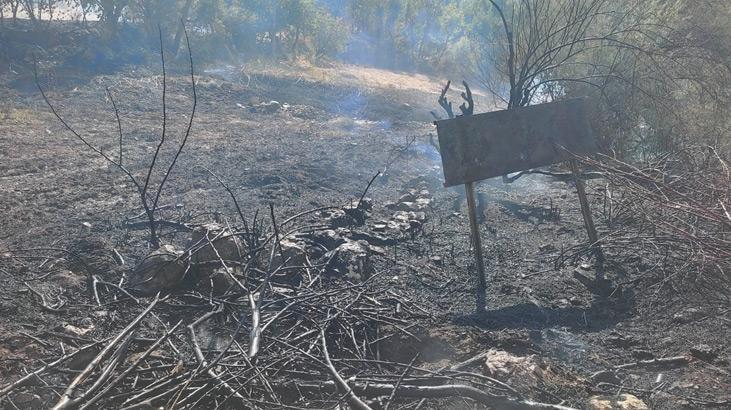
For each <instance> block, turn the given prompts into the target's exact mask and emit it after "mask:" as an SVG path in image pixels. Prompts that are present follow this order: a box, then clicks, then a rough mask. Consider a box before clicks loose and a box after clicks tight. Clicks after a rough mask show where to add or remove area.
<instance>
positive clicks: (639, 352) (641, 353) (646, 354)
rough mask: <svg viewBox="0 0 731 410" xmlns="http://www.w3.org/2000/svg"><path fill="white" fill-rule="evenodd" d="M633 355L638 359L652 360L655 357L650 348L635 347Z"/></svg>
mask: <svg viewBox="0 0 731 410" xmlns="http://www.w3.org/2000/svg"><path fill="white" fill-rule="evenodd" d="M632 357H634V358H635V359H637V360H652V359H654V358H655V354H654V353H652V352H651V351H649V350H643V349H634V350H632Z"/></svg>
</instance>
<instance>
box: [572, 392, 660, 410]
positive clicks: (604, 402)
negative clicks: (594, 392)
mask: <svg viewBox="0 0 731 410" xmlns="http://www.w3.org/2000/svg"><path fill="white" fill-rule="evenodd" d="M586 408H587V409H588V410H649V407H647V404H645V402H643V401H642V400H640V399H639V398H637V396H634V395H631V394H627V393H623V394H620V395H619V396H592V397H590V398H589V402H588V403H587V407H586Z"/></svg>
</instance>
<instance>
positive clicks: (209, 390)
mask: <svg viewBox="0 0 731 410" xmlns="http://www.w3.org/2000/svg"><path fill="white" fill-rule="evenodd" d="M315 211H316V210H312V211H308V212H303V213H300V214H298V215H295V216H293V217H291V218H289V219H286V220H283V221H281V222H277V220H276V218H275V214H274V208H273V207H271V208H270V216H271V219H270V221H271V225H270V226H267V227H265V226H264V224H262V223H261V222H254V223H250V224H247V223H246V220H245V219H244V218H241V220H239V221H238V222H239V223H240V226H229V227H226V228H220V227H217V226H216V225H214V224H207V225H204V226H199V227H197V228H196V230H194V231H193V232H192V233H191V235H190V237H189V241H190V242H189V245H188V246H187V248H186V249H184V250H182V251H176V248H175V247H173V246H172V245H163V246H161V247H160V248H159V249H157V250H155V251H153V252H151V253H150V254H149V255H148V256H147V257H145V258H144V259H143V260H142V261H141V262H140V263H139V264H138V265H137V266H136V267H135V268H134V269H132V270H131V271H130V272H127V273H128V274H126V275H122V278H125V277H127V278H129V279H128V280H126V279H122V281H121V282H120V285H116V284H114V283H112V282H111V281H108V280H102V279H101V278H99V277H98V276H94V277H93V281H92V282H91V283H90V286H91V287H92V290H91V292H90V293H91V294H93V296H90V298H92V300H94V299H95V302H96V304H97V305H98V306H99V307H100V308H102V307H103V308H104V309H108V310H114V309H116V312H115V314H110V315H106V316H104V317H102V318H100V319H99V322H97V323H93V325H94V326H95V327H96V328H97V329H105V330H106V331H105V332H96V333H94V335H95V338H94V339H91V340H89V339H87V340H88V342H87V343H81V341H84V338H77V339H76V343H75V347H74V348H72V347H69V346H68V345H67V346H66V347H65V348H64V349H63V350H59V351H58V352H57V353H56V354H55V355H54V356H53V357H49V358H46V360H44V363H45V365H43V366H39V367H38V368H36V369H34V370H31V371H29V372H28V373H27V374H26V375H25V376H23V377H21V378H19V379H17V380H15V381H13V382H11V383H10V384H7V385H5V386H2V387H0V401H5V400H7V402H8V403H13V400H15V399H16V398H18V397H21V396H22V395H25V396H27V395H29V394H30V395H33V394H39V393H43V397H49V395H48V394H45V393H48V392H51V393H53V394H52V395H51V397H55V399H54V400H56V404H55V405H54V408H56V409H66V408H81V409H85V408H124V409H133V408H150V407H160V406H162V407H164V408H332V407H334V406H338V405H340V404H347V405H348V406H350V407H352V408H359V409H368V408H387V407H388V406H389V405H391V406H398V407H401V406H418V405H421V406H424V405H430V403H431V405H438V403H439V402H440V401H442V400H445V399H447V398H453V399H458V400H470V401H474V402H477V403H481V404H483V405H487V406H492V407H498V408H525V409H529V408H556V409H558V408H565V407H562V406H559V405H550V404H542V403H536V402H532V401H529V400H527V399H525V398H524V397H523V396H522V394H521V393H519V392H518V391H517V390H516V389H515V388H513V387H511V386H510V385H508V384H506V383H504V382H501V381H499V380H496V379H494V378H492V377H488V376H486V375H484V374H482V373H472V372H470V371H468V368H469V367H470V366H471V365H474V364H475V363H477V362H479V361H480V360H484V358H482V356H480V357H478V358H477V359H476V360H473V361H467V362H465V363H461V364H456V365H454V366H452V367H442V368H433V367H423V366H424V363H422V362H420V360H419V354H418V351H419V348H418V346H419V344H420V343H421V340H420V334H422V333H423V332H422V330H421V329H420V328H419V326H418V325H417V323H418V321H419V319H422V318H426V317H429V316H430V315H429V313H428V312H427V311H425V309H424V308H422V307H420V306H419V305H418V303H416V302H415V301H413V300H410V299H409V298H407V297H405V296H403V295H400V294H399V293H398V292H396V291H393V290H390V289H388V288H387V287H386V286H387V285H386V283H387V281H385V280H381V278H380V274H379V272H374V273H373V274H371V275H369V276H368V277H367V278H362V279H361V280H359V281H356V280H349V279H348V276H347V275H344V274H342V273H341V272H339V271H337V270H333V269H332V264H331V262H332V259H334V258H336V257H337V256H336V255H337V253H328V252H326V253H324V254H320V255H319V256H314V255H317V254H316V253H313V251H310V250H307V251H305V252H304V253H297V252H294V251H292V250H291V249H289V250H288V245H287V242H288V241H291V240H293V239H292V238H296V237H301V235H302V234H303V233H309V232H311V231H312V229H313V228H312V226H311V225H309V224H299V221H300V218H302V217H303V216H304V215H308V214H313V213H315ZM312 249H314V248H312ZM351 262H352V261H351ZM351 269H353V270H355V269H358V267H357V266H354V267H352V268H351ZM110 279H111V278H110ZM153 292H154V294H152V293H153ZM90 302H91V301H90ZM115 318H118V319H115ZM123 318H124V319H123ZM102 322H103V323H102ZM49 346H51V345H50V344H49ZM404 352H413V356H411V357H410V358H409V359H407V360H404V359H403V358H404V356H406V355H405V354H404ZM47 404H49V405H50V404H51V403H47Z"/></svg>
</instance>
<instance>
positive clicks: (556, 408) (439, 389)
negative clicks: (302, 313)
mask: <svg viewBox="0 0 731 410" xmlns="http://www.w3.org/2000/svg"><path fill="white" fill-rule="evenodd" d="M343 383H345V381H344V380H343ZM347 386H348V388H349V389H350V390H351V391H352V393H353V394H357V395H359V396H362V397H379V396H388V395H390V394H391V393H392V392H393V391H394V390H395V391H396V394H397V395H398V397H401V398H412V399H432V398H448V397H466V398H469V399H472V400H474V401H476V402H478V403H482V404H485V405H488V406H492V407H496V408H500V409H508V410H535V409H547V410H575V409H573V408H572V407H566V406H562V405H560V404H550V403H540V402H535V401H532V400H514V399H511V398H508V397H505V396H497V395H494V394H490V393H487V392H484V391H482V390H480V389H478V388H476V387H472V386H468V385H463V384H443V385H439V386H414V385H406V384H401V385H399V386H396V385H394V384H391V383H373V382H360V381H355V382H353V381H351V382H350V383H349V384H347ZM282 387H284V386H282ZM287 387H288V388H292V389H297V390H298V391H301V392H306V391H312V392H322V391H328V392H335V391H339V390H338V389H339V388H338V386H337V385H336V382H335V381H326V382H320V383H296V384H295V383H289V385H288V386H287ZM364 404H365V403H364ZM351 405H352V403H351Z"/></svg>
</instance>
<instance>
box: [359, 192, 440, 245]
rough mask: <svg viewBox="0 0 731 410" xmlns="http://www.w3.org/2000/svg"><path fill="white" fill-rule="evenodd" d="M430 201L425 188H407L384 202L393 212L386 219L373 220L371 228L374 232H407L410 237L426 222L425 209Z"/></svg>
mask: <svg viewBox="0 0 731 410" xmlns="http://www.w3.org/2000/svg"><path fill="white" fill-rule="evenodd" d="M431 203H432V197H431V193H429V191H428V190H427V189H409V190H408V191H407V192H406V193H404V194H403V195H401V196H400V197H399V199H398V200H397V201H395V202H386V204H385V207H386V208H387V209H390V210H393V211H394V213H393V215H391V217H390V218H389V219H388V220H385V221H375V222H374V223H373V225H372V229H373V231H375V232H388V233H391V234H397V235H398V234H408V235H410V236H411V237H413V236H415V235H416V234H418V233H419V232H421V229H422V227H423V226H424V223H426V212H425V211H426V210H427V209H428V208H429V206H430V205H431Z"/></svg>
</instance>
